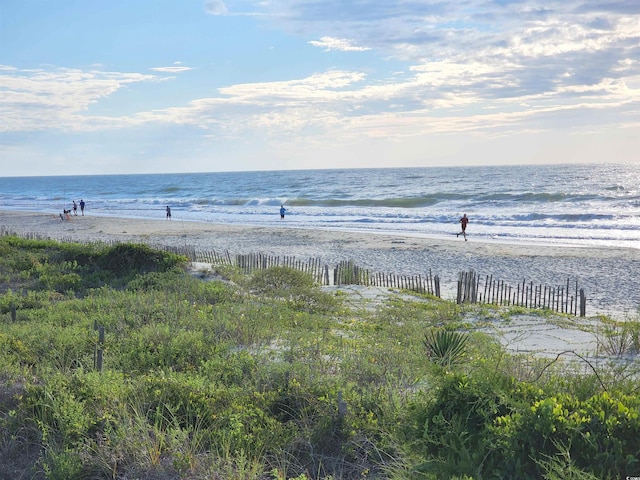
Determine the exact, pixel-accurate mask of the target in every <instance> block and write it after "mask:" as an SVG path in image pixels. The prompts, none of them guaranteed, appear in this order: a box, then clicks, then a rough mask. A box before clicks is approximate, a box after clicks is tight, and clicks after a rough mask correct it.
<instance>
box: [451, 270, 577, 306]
mask: <svg viewBox="0 0 640 480" xmlns="http://www.w3.org/2000/svg"><path fill="white" fill-rule="evenodd" d="M456 301H457V303H458V304H461V303H484V304H492V305H506V306H509V305H513V306H520V307H525V308H533V309H547V310H552V311H554V312H559V313H568V314H573V315H580V316H581V317H584V316H586V314H587V311H586V295H585V292H584V289H582V288H579V287H578V281H577V280H576V281H575V285H573V284H572V282H571V280H570V279H567V283H566V285H565V284H563V285H559V286H554V287H552V286H548V285H541V284H540V285H535V284H534V283H533V282H527V281H526V280H523V281H522V283H518V284H517V285H515V286H513V285H509V284H507V283H506V282H505V281H504V280H498V279H494V278H493V276H492V275H487V276H486V277H485V278H484V281H482V280H481V278H480V276H479V275H477V274H476V272H474V271H473V270H471V271H468V272H460V274H459V276H458V289H457V295H456Z"/></svg>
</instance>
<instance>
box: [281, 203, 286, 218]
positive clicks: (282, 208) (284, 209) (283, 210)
mask: <svg viewBox="0 0 640 480" xmlns="http://www.w3.org/2000/svg"><path fill="white" fill-rule="evenodd" d="M286 211H287V209H286V208H284V205H280V218H281V219H283V218H284V212H286Z"/></svg>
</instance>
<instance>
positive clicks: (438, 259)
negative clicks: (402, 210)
mask: <svg viewBox="0 0 640 480" xmlns="http://www.w3.org/2000/svg"><path fill="white" fill-rule="evenodd" d="M70 218H71V219H70V220H68V221H67V220H65V221H61V220H60V218H59V216H57V215H54V214H46V213H35V212H16V211H0V228H4V230H5V231H10V232H15V233H17V234H22V235H24V234H28V233H33V234H38V235H40V236H44V237H47V238H51V239H57V240H73V241H80V242H86V241H111V240H116V241H122V242H140V243H147V244H151V245H166V246H174V247H175V246H187V247H194V248H196V249H197V250H202V251H216V252H219V253H223V252H229V253H230V254H232V255H235V254H247V253H264V254H269V255H275V256H289V257H296V258H298V259H301V260H305V259H310V258H314V259H315V258H319V259H320V260H321V261H322V262H324V263H325V264H327V265H330V266H334V265H335V264H337V262H340V261H343V260H353V261H354V262H355V263H356V264H357V265H358V266H360V267H362V268H367V269H369V270H370V271H372V272H381V273H396V274H406V275H417V274H421V275H424V274H426V273H429V272H432V273H433V274H434V275H438V276H439V277H440V282H441V287H442V295H443V297H444V298H450V299H453V298H454V296H455V287H456V281H457V278H458V274H459V272H461V271H469V270H473V271H475V272H476V273H477V274H478V275H480V276H482V277H484V276H485V275H486V276H488V275H491V276H492V277H493V278H495V279H499V280H503V281H505V282H506V283H509V284H513V285H515V284H517V283H522V282H523V281H527V282H533V283H534V284H542V285H549V286H558V285H566V282H567V280H568V279H569V280H570V281H571V282H572V285H573V284H575V282H576V281H577V282H578V285H579V287H580V288H583V289H584V290H585V292H586V294H587V300H588V303H587V314H588V315H590V316H591V315H597V314H608V315H611V316H614V317H618V318H623V317H628V316H629V315H636V314H637V309H638V306H639V305H640V277H639V276H638V272H640V249H634V248H612V247H568V246H558V245H545V244H524V243H519V244H508V243H499V242H477V241H474V240H473V237H470V239H469V241H468V242H465V241H463V240H460V239H457V238H456V237H455V236H453V235H452V237H451V238H448V237H436V238H434V237H418V236H403V235H398V234H393V235H391V234H389V235H387V234H372V233H364V232H351V231H336V230H328V229H327V230H322V229H313V230H312V229H304V228H296V227H295V226H291V225H290V224H287V225H286V226H284V225H282V226H281V225H277V226H267V227H265V226H260V227H256V226H242V225H226V224H213V223H207V222H187V221H181V220H179V219H177V218H175V217H174V219H173V220H171V221H169V220H165V219H164V218H162V219H157V220H153V219H139V218H124V217H111V216H109V217H107V216H94V215H85V216H73V215H72V216H71V217H70Z"/></svg>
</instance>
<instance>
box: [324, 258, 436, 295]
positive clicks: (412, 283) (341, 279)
mask: <svg viewBox="0 0 640 480" xmlns="http://www.w3.org/2000/svg"><path fill="white" fill-rule="evenodd" d="M333 283H334V285H365V286H369V287H388V288H401V289H405V290H411V291H414V292H418V293H429V294H431V295H435V296H437V297H440V278H439V277H438V275H432V273H431V270H429V272H428V273H427V274H426V275H425V276H422V275H397V274H395V273H379V272H370V271H369V270H367V269H364V268H360V267H358V266H357V265H356V264H355V263H354V262H353V261H351V260H349V261H342V262H340V263H339V264H338V266H337V267H336V268H335V269H334V271H333Z"/></svg>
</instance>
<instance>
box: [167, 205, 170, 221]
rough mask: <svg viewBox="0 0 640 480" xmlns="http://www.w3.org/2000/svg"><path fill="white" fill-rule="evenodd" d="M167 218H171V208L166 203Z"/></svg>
mask: <svg viewBox="0 0 640 480" xmlns="http://www.w3.org/2000/svg"><path fill="white" fill-rule="evenodd" d="M167 220H171V209H170V208H169V205H167Z"/></svg>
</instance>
